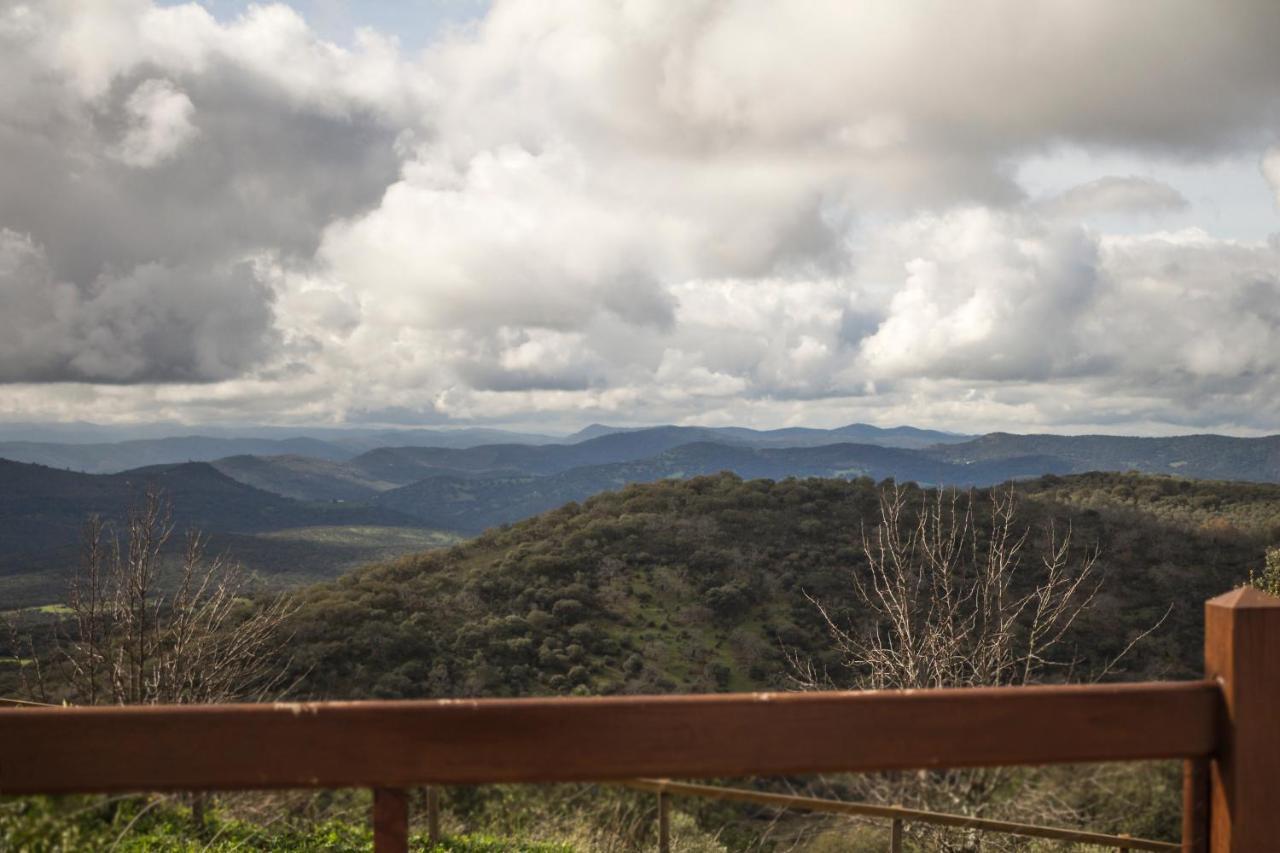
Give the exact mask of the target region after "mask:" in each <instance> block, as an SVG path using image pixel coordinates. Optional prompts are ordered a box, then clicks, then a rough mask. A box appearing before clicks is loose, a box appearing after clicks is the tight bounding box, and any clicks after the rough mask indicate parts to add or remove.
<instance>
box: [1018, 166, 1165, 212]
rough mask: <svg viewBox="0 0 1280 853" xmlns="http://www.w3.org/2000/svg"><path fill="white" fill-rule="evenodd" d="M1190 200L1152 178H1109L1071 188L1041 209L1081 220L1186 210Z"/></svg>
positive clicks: (1047, 201) (1044, 204)
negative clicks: (1091, 217)
mask: <svg viewBox="0 0 1280 853" xmlns="http://www.w3.org/2000/svg"><path fill="white" fill-rule="evenodd" d="M1187 204H1188V203H1187V199H1186V197H1185V196H1183V195H1182V193H1180V192H1178V191H1177V190H1176V189H1174V188H1173V187H1171V186H1169V185H1168V184H1166V183H1164V182H1162V181H1157V180H1155V179H1153V178H1144V177H1139V176H1134V175H1130V176H1128V177H1119V176H1115V175H1108V176H1106V177H1103V178H1098V179H1097V180H1095V181H1090V182H1089V183H1087V184H1081V185H1079V186H1076V187H1072V188H1071V189H1069V190H1067V191H1066V192H1064V193H1061V194H1060V195H1057V196H1054V197H1053V198H1051V199H1048V200H1046V201H1045V202H1044V203H1043V204H1041V205H1040V209H1041V210H1042V211H1043V212H1045V213H1047V214H1050V215H1053V216H1061V217H1067V218H1071V219H1080V218H1083V217H1088V216H1094V215H1097V214H1122V215H1123V214H1144V213H1167V212H1171V211H1176V210H1183V209H1185V208H1186V207H1187Z"/></svg>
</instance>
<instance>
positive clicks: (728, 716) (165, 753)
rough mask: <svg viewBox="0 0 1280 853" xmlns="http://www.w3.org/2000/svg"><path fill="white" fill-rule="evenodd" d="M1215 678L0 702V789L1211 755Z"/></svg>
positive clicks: (691, 773)
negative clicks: (703, 692)
mask: <svg viewBox="0 0 1280 853" xmlns="http://www.w3.org/2000/svg"><path fill="white" fill-rule="evenodd" d="M1219 701H1220V700H1219V695H1218V688H1217V687H1216V686H1215V685H1214V684H1212V683H1208V682H1182V683H1172V682H1169V683H1151V684H1125V685H1088V686H1055V687H1020V688H991V689H988V688H971V689H962V690H924V691H869V692H856V693H753V694H736V695H735V694H720V695H713V696H657V697H602V698H581V699H577V698H575V699H513V700H505V699H493V700H465V701H464V700H443V701H405V702H328V703H296V704H293V703H276V704H262V705H210V706H190V705H188V706H169V707H163V706H142V707H99V708H44V709H31V710H16V709H0V793H5V794H23V793H70V792H93V791H104V792H105V791H139V790H190V789H196V788H198V789H204V790H217V789H255V788H308V787H312V788H314V787H320V788H333V787H347V786H360V787H395V788H400V787H414V786H420V785H433V784H472V783H485V782H568V781H590V780H599V781H605V780H611V779H626V778H634V777H637V776H673V777H683V778H700V777H709V776H722V777H723V776H745V775H770V774H790V773H819V772H839V771H871V770H890V769H907V768H929V767H965V766H984V765H1016V764H1047V763H1070V762H1089V761H1135V760H1143V759H1159V758H1183V757H1194V756H1203V755H1208V754H1209V753H1210V752H1212V751H1213V750H1214V748H1215V746H1216V712H1217V707H1218V703H1219Z"/></svg>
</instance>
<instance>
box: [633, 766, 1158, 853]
mask: <svg viewBox="0 0 1280 853" xmlns="http://www.w3.org/2000/svg"><path fill="white" fill-rule="evenodd" d="M620 784H621V785H622V786H623V787H626V788H633V789H635V790H637V791H650V792H652V793H655V794H657V795H658V850H659V851H660V853H668V851H669V850H670V849H671V838H670V822H669V821H668V820H667V810H668V809H669V808H670V798H671V797H672V796H682V797H700V798H703V799H709V800H727V801H729V802H735V803H752V804H754V805H758V806H770V807H772V808H776V809H780V810H791V811H803V812H821V813H825V814H838V815H851V816H855V817H870V818H880V819H882V820H887V821H889V827H890V829H889V853H902V838H903V827H904V826H905V825H906V824H908V823H924V824H929V825H932V826H948V827H952V828H955V829H972V830H977V831H979V832H989V833H995V834H1002V835H1018V836H1022V837H1024V838H1044V839H1047V840H1049V841H1065V842H1070V843H1072V844H1089V845H1092V846H1094V847H1111V848H1113V849H1115V850H1118V851H1123V853H1129V851H1132V850H1154V851H1173V850H1179V849H1181V845H1179V844H1173V843H1171V842H1168V841H1152V840H1151V839H1147V838H1133V837H1131V836H1127V835H1111V834H1107V833H1102V832H1084V831H1081V830H1078V829H1064V828H1061V827H1054V826H1040V825H1038V824H1029V823H1015V822H1014V821H1009V820H992V819H990V818H982V817H973V816H970V815H958V814H946V813H943V812H931V811H923V810H921V809H907V808H903V807H901V806H879V805H872V804H870V803H849V802H844V801H843V800H828V799H820V798H818V797H799V796H795V795H792V794H775V793H770V792H768V791H755V790H748V789H743V788H722V787H719V786H716V785H691V784H689V783H687V782H672V781H671V780H670V779H635V780H632V781H630V782H622V783H620Z"/></svg>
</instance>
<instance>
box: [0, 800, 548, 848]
mask: <svg viewBox="0 0 1280 853" xmlns="http://www.w3.org/2000/svg"><path fill="white" fill-rule="evenodd" d="M372 845H373V832H372V829H371V828H370V826H369V823H368V821H367V820H359V821H347V820H338V819H330V820H322V821H315V822H306V823H303V824H302V825H292V824H281V823H278V824H273V825H269V826H265V825H261V824H257V823H253V822H251V821H246V820H238V819H235V818H232V817H228V816H225V815H222V814H219V813H218V811H217V810H215V811H214V813H213V815H212V816H211V817H210V819H209V820H208V821H207V823H206V825H205V826H204V828H203V829H202V830H197V829H196V828H195V827H194V825H193V824H192V821H191V813H190V810H189V809H187V808H186V807H184V806H180V805H178V804H176V803H175V802H174V801H173V800H169V799H161V798H153V797H129V798H124V799H115V800H111V799H107V798H102V797H85V796H77V797H25V798H21V799H18V798H6V799H3V800H0V850H5V851H13V852H14V853H64V851H66V853H70V851H78V850H107V849H111V850H116V851H123V853H170V851H172V853H179V851H181V853H188V851H190V853H195V851H210V853H230V851H233V850H234V851H243V850H260V851H271V853H275V851H280V853H283V852H284V851H308V853H309V851H315V853H320V851H324V853H365V851H368V850H370V849H371V848H372ZM409 849H410V850H413V851H418V853H573V848H572V847H570V846H568V845H566V844H556V843H546V842H538V841H524V840H517V839H510V838H504V837H500V836H494V835H484V834H477V835H459V836H454V837H447V838H445V839H443V840H442V841H441V842H440V843H439V844H436V845H432V844H431V843H430V842H429V841H428V840H427V838H426V835H425V833H416V834H414V835H413V836H412V837H411V838H410V842H409Z"/></svg>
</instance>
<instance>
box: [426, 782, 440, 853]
mask: <svg viewBox="0 0 1280 853" xmlns="http://www.w3.org/2000/svg"><path fill="white" fill-rule="evenodd" d="M427 839H428V840H429V841H430V842H431V846H433V847H434V846H435V845H437V844H439V843H440V789H439V788H437V787H435V786H434V785H432V786H429V787H428V788H427Z"/></svg>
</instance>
